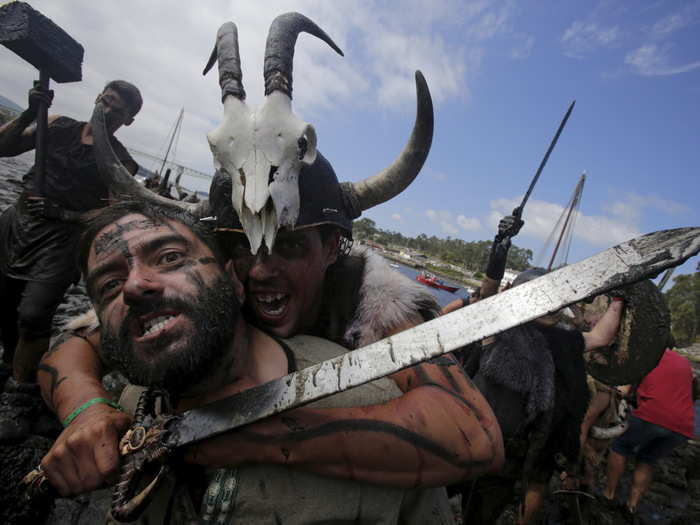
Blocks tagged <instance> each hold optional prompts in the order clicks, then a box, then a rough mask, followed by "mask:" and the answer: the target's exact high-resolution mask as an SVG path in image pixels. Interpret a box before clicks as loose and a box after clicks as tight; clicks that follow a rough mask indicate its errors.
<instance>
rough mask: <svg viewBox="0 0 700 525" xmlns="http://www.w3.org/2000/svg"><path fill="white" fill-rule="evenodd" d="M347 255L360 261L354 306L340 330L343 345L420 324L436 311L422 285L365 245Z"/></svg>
mask: <svg viewBox="0 0 700 525" xmlns="http://www.w3.org/2000/svg"><path fill="white" fill-rule="evenodd" d="M350 256H351V257H358V258H360V259H361V260H362V261H363V262H364V265H363V271H362V281H361V285H360V288H359V294H358V300H357V306H356V308H355V310H354V312H353V314H352V316H351V319H350V321H349V323H348V324H347V326H346V329H345V331H344V334H343V345H344V346H346V347H348V348H353V349H354V348H360V347H362V346H365V345H368V344H371V343H374V342H375V341H379V340H380V339H383V338H385V337H387V334H389V333H390V332H392V331H393V330H395V329H396V328H399V327H402V326H404V325H406V324H407V323H411V324H420V323H422V322H423V321H426V320H428V319H432V318H433V317H435V316H436V315H437V312H438V310H439V306H438V304H437V302H436V301H435V298H434V297H433V295H432V294H431V293H430V292H429V291H428V290H427V289H426V287H425V286H423V285H421V284H419V283H417V282H415V281H412V280H410V279H409V278H408V277H406V276H405V275H403V274H401V273H399V272H397V271H396V270H394V269H392V268H391V267H390V266H389V264H388V263H387V262H386V260H385V259H384V258H383V257H381V256H380V255H378V254H376V253H374V252H373V251H371V250H370V249H367V248H354V249H353V251H352V252H351V255H350Z"/></svg>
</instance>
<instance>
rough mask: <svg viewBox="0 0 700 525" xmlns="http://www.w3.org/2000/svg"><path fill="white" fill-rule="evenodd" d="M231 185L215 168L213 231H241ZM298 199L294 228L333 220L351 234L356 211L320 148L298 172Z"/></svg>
mask: <svg viewBox="0 0 700 525" xmlns="http://www.w3.org/2000/svg"><path fill="white" fill-rule="evenodd" d="M231 187H232V184H231V177H229V176H228V175H227V174H226V173H222V172H220V171H217V172H216V175H214V179H213V180H212V182H211V188H210V190H209V203H210V212H211V214H212V215H214V216H215V217H216V229H217V231H236V232H243V226H242V225H241V222H240V221H239V220H238V216H237V215H236V213H235V211H234V209H233V206H232V205H231ZM299 201H300V204H301V206H300V209H299V217H298V219H297V222H296V225H295V229H296V228H303V227H309V226H318V225H321V224H333V225H335V226H338V227H340V228H341V229H342V230H343V231H344V233H345V234H346V235H347V236H348V237H349V238H352V221H353V219H355V218H357V217H358V216H359V213H357V211H356V210H353V209H352V203H350V202H347V199H346V198H345V194H344V192H343V188H342V186H341V185H340V184H339V183H338V177H336V175H335V171H334V170H333V166H331V164H330V162H328V160H327V159H326V158H325V157H324V156H323V155H321V153H320V152H318V154H317V156H316V161H315V162H314V163H313V164H312V165H310V166H304V168H302V170H301V173H300V174H299Z"/></svg>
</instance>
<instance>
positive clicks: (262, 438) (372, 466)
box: [42, 202, 500, 523]
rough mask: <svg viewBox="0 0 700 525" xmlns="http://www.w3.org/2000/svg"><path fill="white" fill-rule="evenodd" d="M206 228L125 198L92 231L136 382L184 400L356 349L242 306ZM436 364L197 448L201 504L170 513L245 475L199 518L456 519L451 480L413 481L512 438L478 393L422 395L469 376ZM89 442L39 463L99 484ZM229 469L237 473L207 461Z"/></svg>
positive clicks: (184, 495) (191, 455)
mask: <svg viewBox="0 0 700 525" xmlns="http://www.w3.org/2000/svg"><path fill="white" fill-rule="evenodd" d="M208 228H209V227H208V226H206V225H205V223H202V222H200V221H197V220H196V219H194V218H192V217H191V216H190V215H189V214H186V213H183V212H181V211H173V210H168V209H158V208H154V207H153V206H151V205H148V204H144V203H136V202H135V203H122V204H117V205H113V206H110V207H108V208H105V209H104V210H100V211H99V212H98V213H97V214H95V216H94V218H93V219H92V221H91V223H90V224H89V225H88V227H87V228H86V232H85V234H84V236H83V238H82V241H81V251H80V254H81V267H82V268H83V271H84V275H85V278H86V282H87V288H88V292H89V295H90V297H91V300H92V302H93V304H94V306H95V310H96V312H97V315H98V317H99V320H100V323H101V328H100V334H101V335H100V340H101V341H100V343H101V344H100V350H99V352H100V355H101V357H102V358H103V360H104V361H105V362H106V363H107V364H109V365H110V366H112V367H114V368H116V369H119V370H120V371H122V372H123V373H125V374H126V375H127V376H128V378H129V379H130V380H132V381H133V382H135V383H138V384H145V385H148V386H157V387H160V388H164V389H166V390H167V391H168V392H169V393H170V397H171V401H172V406H173V408H174V410H175V411H182V410H186V409H189V408H192V407H196V406H200V405H202V404H205V403H208V402H211V401H214V400H216V399H219V398H221V397H224V396H228V395H231V394H233V393H236V392H239V391H241V390H245V389H247V388H250V387H252V386H255V385H258V384H261V383H264V382H267V381H269V380H272V379H275V378H278V377H281V376H283V375H285V374H287V373H290V372H292V371H294V370H296V369H298V368H300V367H302V366H307V365H309V364H312V363H313V362H315V361H318V360H321V359H327V358H329V357H332V356H333V355H337V354H338V353H342V352H344V351H345V350H344V349H343V348H342V347H336V348H333V346H335V345H332V344H331V343H328V342H326V344H325V345H320V346H318V345H317V346H316V348H314V345H312V344H309V345H307V344H304V345H298V344H295V343H294V339H291V340H286V341H285V340H282V339H277V338H274V337H272V336H271V335H269V334H267V333H265V332H263V331H262V330H260V329H258V328H256V327H254V326H252V325H250V324H249V323H248V322H247V321H246V320H245V318H244V316H243V315H241V312H240V304H241V302H242V301H243V298H244V291H243V285H242V284H241V283H240V281H239V280H238V278H237V277H236V272H235V270H234V262H233V261H231V260H228V261H227V262H225V263H224V261H225V257H223V256H222V255H221V250H220V248H219V246H218V244H217V243H216V241H215V240H214V237H213V234H212V233H211V231H209V229H208ZM303 238H306V239H307V241H308V243H309V244H308V245H307V248H308V249H309V250H310V251H312V252H315V253H316V256H317V257H320V258H321V259H324V260H326V259H327V258H330V259H333V258H334V255H332V254H331V253H328V250H329V246H331V245H329V244H324V243H323V242H322V241H321V236H320V234H318V232H305V234H304V236H303ZM300 242H303V241H300ZM330 251H331V252H332V251H333V250H330ZM273 257H274V255H273ZM300 258H303V257H300ZM326 262H327V261H326ZM307 267H308V265H307ZM308 340H312V341H313V338H308ZM308 348H310V349H311V350H312V352H311V353H309V351H308ZM438 367H439V365H435V364H426V365H424V368H421V369H415V368H414V369H411V370H407V371H405V372H400V373H398V374H396V375H394V376H393V379H394V381H391V380H379V381H376V382H374V383H372V385H370V386H369V387H360V388H358V389H353V390H352V391H350V392H348V394H349V396H348V397H345V399H343V396H342V395H341V396H332V397H331V398H329V401H328V402H325V401H324V402H321V403H319V404H316V405H312V406H311V407H304V408H300V409H296V410H293V411H289V412H286V413H284V414H282V415H280V416H274V417H270V418H268V419H266V420H263V421H261V422H259V423H254V424H251V425H248V426H246V428H245V429H244V430H240V431H235V432H232V433H229V434H226V435H224V436H221V437H218V438H215V439H212V440H209V441H211V443H210V445H209V446H208V445H207V442H204V443H202V444H201V445H198V446H195V447H193V448H191V449H189V450H188V451H187V453H186V455H185V461H186V462H189V463H196V464H200V465H206V466H207V467H208V468H206V469H201V468H196V467H193V466H192V465H191V464H190V465H189V466H188V465H184V466H180V467H178V469H179V474H180V476H178V479H179V480H180V481H181V482H182V484H181V485H180V484H178V485H177V487H176V488H175V489H174V493H173V494H174V496H173V497H175V498H176V499H178V500H179V501H181V502H182V501H185V500H186V501H188V502H189V503H187V504H184V503H183V504H178V505H175V506H173V507H172V509H177V510H173V512H175V513H178V514H179V513H181V512H182V513H184V514H182V515H178V516H172V517H171V519H173V520H174V519H176V518H177V519H180V518H187V519H194V518H196V515H191V514H188V512H190V511H191V509H194V508H199V504H200V503H201V499H202V498H207V494H209V493H210V492H212V491H214V492H215V491H217V490H221V489H222V488H223V485H222V483H223V484H226V483H231V482H233V483H235V484H236V486H237V487H238V489H237V493H236V495H235V497H234V498H233V500H232V501H230V502H224V503H226V504H225V505H223V506H221V507H220V508H218V509H214V510H212V509H211V507H209V506H205V508H206V511H205V513H204V514H203V515H202V516H200V517H201V518H205V519H222V518H223V517H226V516H228V519H233V520H234V521H236V523H262V522H273V521H275V520H278V521H281V522H284V523H306V522H320V521H334V520H340V521H348V522H349V521H352V522H357V520H359V521H360V522H371V523H375V522H380V521H381V522H387V523H395V522H401V523H449V522H451V516H450V512H449V510H448V508H447V506H446V498H445V497H444V490H442V489H430V490H425V489H423V490H419V489H416V487H419V486H439V485H442V484H444V483H445V482H447V481H449V478H450V477H455V476H456V477H462V476H464V475H474V474H479V473H484V472H488V471H492V470H494V469H497V468H498V467H499V466H500V465H499V457H498V450H497V449H495V446H494V445H495V444H497V442H498V441H499V439H500V433H499V432H498V428H497V426H493V425H492V424H491V423H490V422H493V421H494V416H493V414H492V413H491V411H490V410H489V408H488V406H487V405H485V404H483V405H482V404H480V402H483V400H481V399H480V396H479V394H478V392H476V391H473V390H472V391H471V392H470V394H469V397H464V398H462V399H461V400H460V402H459V403H444V402H442V401H441V400H440V399H439V397H440V396H439V395H438V397H433V396H430V395H425V390H426V387H423V388H421V387H418V388H415V387H413V386H411V383H413V382H417V383H419V384H420V383H421V382H423V381H426V380H427V378H430V386H429V387H427V389H428V390H432V391H434V392H436V393H440V392H443V391H444V392H449V394H448V395H449V396H450V397H456V394H455V393H454V392H455V388H454V387H453V386H450V382H452V381H458V380H459V376H457V375H455V376H451V375H449V374H448V373H446V372H449V371H450V369H451V367H443V368H440V369H439V370H435V371H433V370H431V369H432V368H438ZM423 374H425V375H426V376H427V377H422V376H423ZM69 380H70V379H66V381H69ZM398 387H400V388H402V389H404V390H406V391H407V393H406V394H404V395H401V391H400V390H399V388H398ZM421 391H422V393H421ZM378 402H379V403H380V404H376V403H378ZM94 406H106V405H105V404H104V403H103V402H98V403H96V404H94V405H90V402H87V403H83V405H81V407H79V408H78V409H77V410H74V412H73V413H72V414H71V415H70V416H69V418H70V419H71V420H72V421H71V422H70V424H69V427H68V429H69V430H70V429H71V428H72V427H73V428H75V427H77V426H79V425H85V424H89V421H91V420H92V421H94V420H95V417H94V414H93V417H92V418H90V417H88V418H85V416H87V415H88V414H89V412H90V411H91V410H92V407H94ZM327 406H330V407H333V408H324V407H327ZM482 406H483V410H482V409H481V407H482ZM83 407H85V408H83ZM465 407H471V408H468V409H465ZM75 414H77V416H76V415H75ZM73 417H75V419H73ZM455 422H457V423H455ZM57 446H59V447H61V446H62V447H65V448H67V449H72V452H74V453H77V452H78V450H77V449H78V447H83V446H84V447H88V446H89V443H85V442H81V443H78V442H76V440H73V439H67V440H64V441H63V444H62V445H58V444H57ZM54 448H55V449H56V448H57V447H54ZM224 448H225V453H223V452H222V450H223V449H224ZM93 450H94V451H95V457H94V458H86V457H85V456H82V457H81V455H80V454H68V455H64V456H61V455H60V454H57V453H55V454H53V455H51V454H50V455H49V457H47V458H45V459H44V460H43V461H42V466H43V469H44V471H45V472H46V474H47V476H48V478H49V480H50V481H51V482H52V484H54V486H55V487H56V488H58V489H59V490H60V491H61V492H62V493H64V494H69V493H76V492H80V491H82V490H85V489H86V488H91V487H89V486H88V487H86V485H93V486H95V485H97V484H99V483H100V482H101V479H100V477H101V476H102V475H106V474H107V472H106V470H107V469H106V468H105V465H106V464H105V463H104V462H103V461H102V459H101V458H100V457H99V456H98V454H97V451H98V448H93V449H90V452H91V453H92V451H93ZM54 452H58V451H57V450H55V451H54ZM217 453H218V454H217ZM113 454H115V455H116V450H114V451H113ZM86 459H89V460H92V461H93V462H96V463H97V465H96V467H95V468H94V470H93V469H91V468H82V467H83V466H84V463H86ZM73 461H80V462H81V463H80V466H79V467H78V468H75V465H70V464H69V463H71V462H73ZM89 462H90V461H87V463H89ZM222 466H225V467H236V468H225V469H214V468H211V467H222ZM188 482H189V486H188ZM372 484H373V485H372ZM382 485H383V486H382ZM387 485H388V486H387ZM156 499H158V498H156ZM187 509H189V510H187ZM162 510H163V509H162V508H155V509H154V510H153V512H156V513H157V512H160V511H162ZM149 519H151V518H149ZM188 522H189V521H188Z"/></svg>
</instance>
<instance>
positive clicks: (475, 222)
mask: <svg viewBox="0 0 700 525" xmlns="http://www.w3.org/2000/svg"><path fill="white" fill-rule="evenodd" d="M457 224H459V227H460V228H462V229H463V230H464V231H467V232H476V231H479V230H481V221H480V220H479V219H477V218H474V217H465V216H464V215H457Z"/></svg>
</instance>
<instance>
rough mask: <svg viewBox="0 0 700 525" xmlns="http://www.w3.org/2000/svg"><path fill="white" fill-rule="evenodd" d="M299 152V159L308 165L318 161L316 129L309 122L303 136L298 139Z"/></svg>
mask: <svg viewBox="0 0 700 525" xmlns="http://www.w3.org/2000/svg"><path fill="white" fill-rule="evenodd" d="M297 148H298V149H297V154H298V156H299V160H300V161H301V162H303V163H304V164H306V165H307V166H308V165H310V164H313V163H314V162H315V161H316V130H315V129H314V127H313V126H312V125H310V124H307V125H306V127H305V128H304V131H303V132H302V134H301V136H300V137H299V138H298V139H297Z"/></svg>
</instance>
